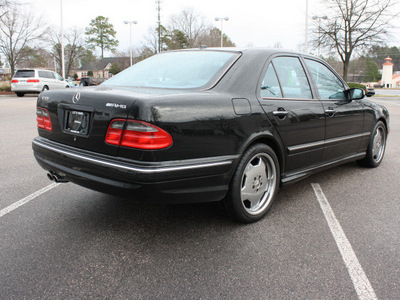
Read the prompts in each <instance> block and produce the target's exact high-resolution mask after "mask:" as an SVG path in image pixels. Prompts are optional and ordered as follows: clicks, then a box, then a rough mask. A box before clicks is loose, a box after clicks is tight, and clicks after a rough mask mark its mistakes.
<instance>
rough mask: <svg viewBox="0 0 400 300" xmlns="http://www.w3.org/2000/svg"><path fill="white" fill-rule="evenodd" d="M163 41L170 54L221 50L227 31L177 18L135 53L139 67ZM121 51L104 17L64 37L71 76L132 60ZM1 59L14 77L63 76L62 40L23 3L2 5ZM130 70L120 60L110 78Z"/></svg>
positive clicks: (189, 12) (190, 13)
mask: <svg viewBox="0 0 400 300" xmlns="http://www.w3.org/2000/svg"><path fill="white" fill-rule="evenodd" d="M159 35H160V37H161V40H160V42H161V45H160V48H161V49H162V51H168V50H175V49H182V48H193V47H199V46H200V45H207V46H211V47H214V46H219V43H220V36H221V31H220V30H219V29H217V28H215V27H214V26H212V25H210V24H209V23H207V21H206V20H205V18H204V17H203V16H201V15H199V14H197V13H196V12H195V11H194V10H193V9H186V10H184V11H182V12H181V13H180V14H177V15H174V16H171V17H170V19H169V21H168V22H167V23H166V24H165V25H161V26H160V27H154V28H149V32H148V34H147V35H146V36H145V37H144V40H143V42H142V46H141V47H140V48H138V49H136V50H135V54H134V56H135V59H134V60H135V62H138V61H140V60H142V59H145V58H147V57H149V56H151V55H153V54H155V53H157V52H158V51H157V50H158V43H159V41H158V36H159ZM223 39H224V46H227V47H229V46H231V47H232V46H235V44H234V43H233V42H232V41H231V40H230V38H229V37H228V36H226V35H225V34H224V35H223ZM118 45H119V41H118V40H117V39H116V31H115V29H114V26H113V24H111V23H110V22H109V19H108V18H107V17H104V16H98V17H96V18H95V19H93V20H91V22H90V24H89V26H88V27H86V28H85V29H82V28H69V29H67V30H66V31H65V34H64V64H65V74H66V75H67V76H68V75H70V76H71V75H73V74H71V73H72V71H73V70H76V69H78V68H79V67H80V66H84V65H87V64H89V63H95V62H97V61H99V60H100V61H103V60H104V54H105V52H106V51H110V52H112V53H113V55H114V56H116V57H120V58H122V57H129V54H128V53H127V52H123V51H117V47H118ZM96 48H98V49H99V50H100V58H99V59H98V58H97V57H96V55H95V49H96ZM0 53H1V54H2V55H3V57H4V59H5V62H7V63H8V65H9V66H10V69H11V73H12V74H14V72H15V69H16V67H17V66H18V67H36V68H56V69H57V70H58V71H60V70H61V34H60V33H59V32H58V31H57V30H52V29H50V27H49V26H48V25H47V24H46V23H45V20H44V18H43V17H42V16H34V15H32V13H30V12H27V11H25V10H24V9H23V6H22V5H21V4H20V3H19V2H18V1H17V0H0ZM0 63H2V62H0ZM126 67H128V65H127V64H126V63H125V61H124V60H120V61H119V62H116V63H115V64H114V65H113V66H112V69H111V70H110V72H111V73H118V72H119V71H121V70H122V69H124V68H126ZM103 77H104V74H103Z"/></svg>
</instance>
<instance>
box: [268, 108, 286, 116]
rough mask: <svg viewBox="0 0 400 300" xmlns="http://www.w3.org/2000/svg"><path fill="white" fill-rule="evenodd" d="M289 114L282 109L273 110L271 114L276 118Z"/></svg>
mask: <svg viewBox="0 0 400 300" xmlns="http://www.w3.org/2000/svg"><path fill="white" fill-rule="evenodd" d="M288 113H289V112H288V111H287V110H285V109H284V108H278V110H274V111H273V112H272V114H273V115H274V116H277V117H286V116H287V114H288Z"/></svg>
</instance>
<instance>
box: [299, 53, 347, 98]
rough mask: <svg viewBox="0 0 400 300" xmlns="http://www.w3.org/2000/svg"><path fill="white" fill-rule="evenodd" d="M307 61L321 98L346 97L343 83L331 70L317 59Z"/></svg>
mask: <svg viewBox="0 0 400 300" xmlns="http://www.w3.org/2000/svg"><path fill="white" fill-rule="evenodd" d="M305 61H306V64H307V67H308V69H309V70H310V72H311V75H312V77H313V79H314V82H315V84H316V85H317V89H318V93H319V96H320V97H321V100H331V99H339V100H344V99H346V96H345V94H344V89H345V88H344V86H343V83H342V82H341V81H340V80H339V78H337V76H336V75H335V74H334V73H333V72H332V71H331V70H329V69H328V68H327V67H326V66H325V65H324V64H322V63H320V62H317V61H315V60H311V59H306V60H305Z"/></svg>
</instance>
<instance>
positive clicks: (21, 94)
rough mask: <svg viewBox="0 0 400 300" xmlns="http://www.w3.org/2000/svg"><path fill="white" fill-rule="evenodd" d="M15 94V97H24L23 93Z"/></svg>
mask: <svg viewBox="0 0 400 300" xmlns="http://www.w3.org/2000/svg"><path fill="white" fill-rule="evenodd" d="M16 94H17V97H23V96H25V94H24V93H16Z"/></svg>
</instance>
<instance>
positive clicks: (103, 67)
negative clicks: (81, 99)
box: [71, 57, 129, 78]
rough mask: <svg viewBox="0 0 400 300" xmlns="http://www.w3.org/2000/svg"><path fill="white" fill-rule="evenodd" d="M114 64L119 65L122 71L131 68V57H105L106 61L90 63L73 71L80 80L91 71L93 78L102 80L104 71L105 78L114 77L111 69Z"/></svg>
mask: <svg viewBox="0 0 400 300" xmlns="http://www.w3.org/2000/svg"><path fill="white" fill-rule="evenodd" d="M113 64H118V65H119V66H120V67H121V69H125V68H127V67H129V57H105V58H104V61H101V60H99V61H97V62H90V63H87V64H85V65H83V66H81V67H80V68H79V69H77V70H73V71H71V73H72V74H77V75H78V78H82V77H86V76H88V73H89V72H90V71H91V72H92V73H93V75H92V77H95V78H102V77H103V71H104V78H110V77H112V74H111V73H110V68H111V66H112V65H113Z"/></svg>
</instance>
